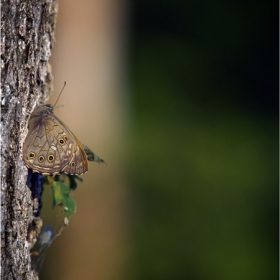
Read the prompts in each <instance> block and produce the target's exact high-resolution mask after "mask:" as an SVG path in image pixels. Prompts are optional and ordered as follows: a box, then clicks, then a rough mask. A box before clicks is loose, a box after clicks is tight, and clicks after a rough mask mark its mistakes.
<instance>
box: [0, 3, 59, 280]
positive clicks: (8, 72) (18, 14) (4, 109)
mask: <svg viewBox="0 0 280 280" xmlns="http://www.w3.org/2000/svg"><path fill="white" fill-rule="evenodd" d="M57 11H58V5H57V2H56V0H45V1H40V0H37V1H36V0H21V1H16V0H10V1H7V0H6V1H5V0H3V1H2V2H1V72H2V73H1V267H2V268H1V279H38V276H37V273H36V272H35V271H33V270H32V268H31V257H30V249H31V248H32V246H33V245H34V242H35V241H36V238H37V235H38V233H39V231H40V227H41V226H42V223H41V221H40V218H38V217H37V218H36V217H35V216H34V215H33V214H34V212H36V208H37V207H38V203H37V201H36V199H33V200H32V195H31V191H30V190H29V188H28V187H27V186H26V180H27V168H26V167H25V165H24V163H23V160H22V145H23V141H24V138H25V136H26V134H27V122H28V119H29V116H30V113H31V112H32V110H33V109H34V107H35V106H36V104H37V103H38V102H39V101H41V102H44V101H46V100H47V99H48V98H49V95H50V93H51V91H52V75H51V67H50V65H49V63H48V61H49V57H50V54H51V49H52V46H53V42H54V28H55V23H56V17H57Z"/></svg>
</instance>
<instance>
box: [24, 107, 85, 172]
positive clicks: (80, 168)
mask: <svg viewBox="0 0 280 280" xmlns="http://www.w3.org/2000/svg"><path fill="white" fill-rule="evenodd" d="M23 154H24V161H25V164H26V166H27V167H29V168H31V169H32V170H33V172H39V173H42V174H46V175H53V174H57V173H61V172H64V173H68V174H77V175H81V174H83V173H85V172H87V170H88V162H87V157H86V154H85V151H84V149H83V147H82V145H81V143H80V141H79V140H78V139H77V138H76V136H75V135H74V134H73V133H72V132H71V131H70V129H69V128H68V127H67V126H66V125H65V124H64V123H63V122H62V121H61V120H59V119H58V118H57V117H56V116H55V115H54V114H53V113H51V112H49V110H47V108H46V109H44V107H43V109H42V107H39V108H38V110H35V111H34V113H33V114H32V115H31V118H30V121H29V132H28V135H27V137H26V140H25V143H24V147H23Z"/></svg>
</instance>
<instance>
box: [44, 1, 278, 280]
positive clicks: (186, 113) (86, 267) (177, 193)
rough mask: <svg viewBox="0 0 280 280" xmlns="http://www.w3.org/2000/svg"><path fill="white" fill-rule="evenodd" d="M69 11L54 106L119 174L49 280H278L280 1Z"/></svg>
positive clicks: (80, 200)
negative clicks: (279, 46) (61, 90)
mask: <svg viewBox="0 0 280 280" xmlns="http://www.w3.org/2000/svg"><path fill="white" fill-rule="evenodd" d="M59 5H60V8H59V14H58V22H57V28H56V35H55V37H56V43H55V47H54V50H53V53H52V58H51V64H52V67H53V75H54V85H55V86H54V88H55V90H54V94H53V95H52V100H50V103H51V104H54V102H55V100H56V99H57V94H58V92H59V91H60V89H61V87H62V85H63V83H64V81H67V87H66V89H65V90H64V92H63V95H62V96H61V98H60V100H59V104H58V105H64V107H60V108H57V109H56V111H55V114H56V115H57V116H58V117H59V118H61V119H62V120H63V121H64V122H65V123H66V124H67V126H69V127H70V128H71V130H72V131H73V132H74V133H75V135H76V136H77V137H78V139H79V140H80V141H82V142H83V143H85V144H86V145H88V146H89V147H90V148H91V149H92V150H93V151H94V152H96V153H97V154H98V155H99V156H100V157H102V158H104V159H105V160H106V162H107V163H108V165H107V166H106V167H104V166H102V165H100V166H99V165H97V164H92V163H90V164H89V169H90V170H89V172H88V173H87V174H86V175H84V176H83V178H84V182H83V183H82V184H79V187H78V189H77V190H76V191H75V192H73V197H74V200H75V201H76V203H77V213H75V215H73V217H71V219H70V224H69V226H68V228H67V229H65V231H64V232H63V234H62V235H61V236H59V237H58V238H57V239H55V240H54V242H53V244H52V246H51V247H50V248H49V249H48V252H47V253H46V257H45V260H44V264H43V269H42V270H41V275H40V279H42V280H44V279H47V280H49V279H51V280H56V279H59V280H61V279H63V280H64V279H67V280H72V279H73V280H76V279H83V280H84V279H86V280H87V279H90V280H92V279H93V280H112V279H120V280H125V279H126V280H171V279H172V280H181V279H188V280H208V279H211V280H213V279H214V280H224V279H226V280H231V279H233V280H236V279H242V280H243V279H244V280H264V279H265V280H272V279H273V280H274V279H278V265H279V258H278V256H279V255H278V251H279V238H278V233H279V230H278V229H279V187H278V183H279V176H278V172H279V148H278V145H279V120H278V104H279V98H278V75H279V69H278V63H279V54H278V41H279V39H278V35H279V33H278V31H279V27H278V2H276V1H272V0H269V1H235V2H234V1H219V0H216V1H212V2H209V1H179V0H175V1H163V0H162V1H157V0H149V1H147V0H135V1H127V2H124V1H110V0H96V1H91V0H80V1H67V0H60V1H59ZM45 205H46V203H45ZM44 226H48V224H46V223H45V224H44ZM43 258H44V256H43Z"/></svg>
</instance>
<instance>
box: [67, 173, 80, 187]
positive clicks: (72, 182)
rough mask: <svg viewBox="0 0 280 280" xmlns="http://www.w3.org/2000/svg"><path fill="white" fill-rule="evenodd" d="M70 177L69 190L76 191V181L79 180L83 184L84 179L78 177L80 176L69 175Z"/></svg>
mask: <svg viewBox="0 0 280 280" xmlns="http://www.w3.org/2000/svg"><path fill="white" fill-rule="evenodd" d="M67 176H68V179H69V188H70V189H71V190H73V191H74V190H75V189H76V188H77V186H78V184H77V182H76V180H79V181H80V182H83V178H82V177H81V176H78V175H69V174H67Z"/></svg>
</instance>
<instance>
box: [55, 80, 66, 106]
mask: <svg viewBox="0 0 280 280" xmlns="http://www.w3.org/2000/svg"><path fill="white" fill-rule="evenodd" d="M65 86H66V82H64V86H63V88H62V90H61V91H60V94H59V95H58V97H57V100H56V102H55V103H54V105H53V107H55V105H56V103H57V101H58V99H59V97H60V95H61V93H62V92H63V90H64V88H65Z"/></svg>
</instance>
